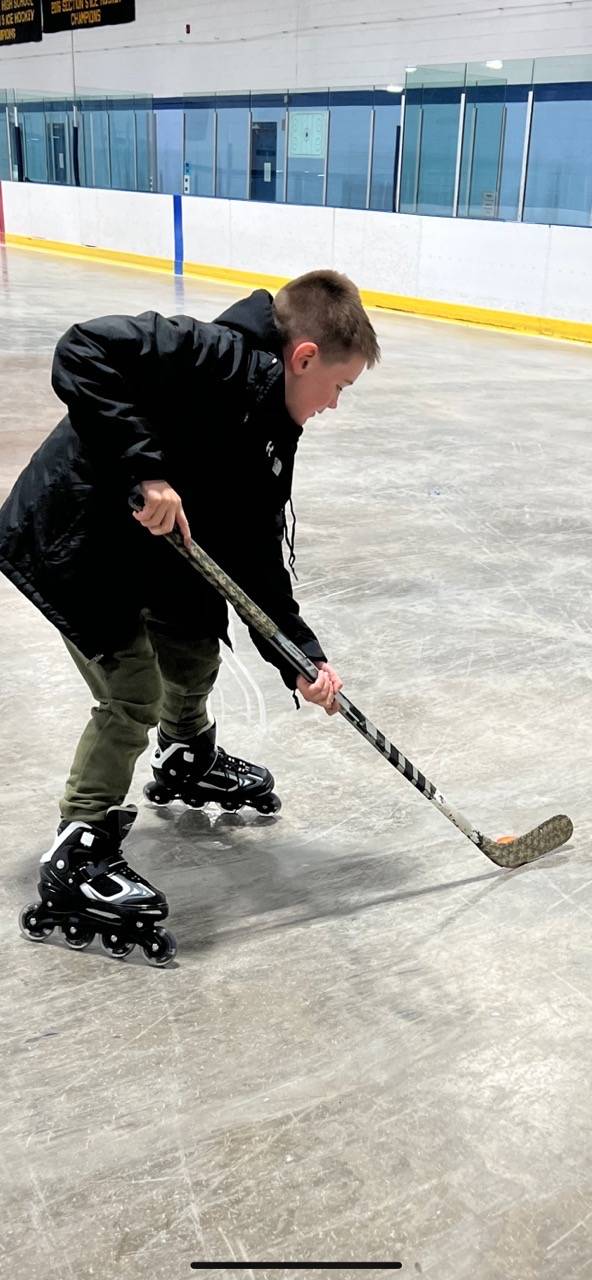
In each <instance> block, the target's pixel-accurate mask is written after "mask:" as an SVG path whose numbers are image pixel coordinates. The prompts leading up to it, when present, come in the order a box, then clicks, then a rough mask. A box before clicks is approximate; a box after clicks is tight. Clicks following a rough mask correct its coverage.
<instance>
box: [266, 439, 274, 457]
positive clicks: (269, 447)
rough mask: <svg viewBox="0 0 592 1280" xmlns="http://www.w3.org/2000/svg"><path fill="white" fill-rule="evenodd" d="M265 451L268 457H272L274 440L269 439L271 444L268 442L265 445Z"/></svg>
mask: <svg viewBox="0 0 592 1280" xmlns="http://www.w3.org/2000/svg"><path fill="white" fill-rule="evenodd" d="M265 452H266V454H267V457H268V458H271V455H272V453H273V440H270V441H269V444H266V446H265Z"/></svg>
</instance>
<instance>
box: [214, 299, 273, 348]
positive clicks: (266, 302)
mask: <svg viewBox="0 0 592 1280" xmlns="http://www.w3.org/2000/svg"><path fill="white" fill-rule="evenodd" d="M272 301H273V299H272V296H271V294H270V293H268V292H267V290H266V289H255V292H254V293H251V294H250V295H249V297H248V298H241V300H240V302H234V303H233V304H232V306H231V307H229V308H228V310H227V311H223V312H222V315H220V316H217V317H216V320H215V324H224V325H228V328H229V329H236V330H237V331H238V332H239V333H243V334H244V335H245V337H246V338H247V339H248V340H249V342H250V343H251V345H252V346H254V347H256V348H257V349H258V350H259V351H271V352H273V354H274V355H276V356H280V357H281V355H282V340H281V338H280V335H279V332H278V330H277V329H276V326H275V322H274V319H273V311H272V309H271V304H272Z"/></svg>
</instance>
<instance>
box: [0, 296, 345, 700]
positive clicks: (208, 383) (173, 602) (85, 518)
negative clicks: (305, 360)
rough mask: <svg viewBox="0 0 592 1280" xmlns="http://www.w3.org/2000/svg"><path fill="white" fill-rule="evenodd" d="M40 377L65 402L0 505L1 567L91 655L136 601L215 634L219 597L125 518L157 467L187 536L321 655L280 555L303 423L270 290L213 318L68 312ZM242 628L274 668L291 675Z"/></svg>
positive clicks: (223, 619) (223, 615) (120, 635)
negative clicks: (83, 316)
mask: <svg viewBox="0 0 592 1280" xmlns="http://www.w3.org/2000/svg"><path fill="white" fill-rule="evenodd" d="M52 381H53V387H54V390H55V391H56V393H57V395H58V396H59V397H60V399H61V400H63V401H64V402H65V404H66V405H67V407H68V414H67V416H66V417H65V418H63V419H62V421H61V422H60V423H59V424H58V426H57V427H56V428H55V430H54V431H52V433H51V435H50V436H48V438H47V439H46V440H45V441H44V442H43V444H42V445H41V447H40V448H39V449H38V450H37V452H36V453H35V454H34V455H33V457H32V458H31V461H30V462H29V464H28V466H27V467H26V468H25V470H24V471H23V472H22V474H21V475H20V477H19V479H18V480H17V482H16V484H15V486H14V488H13V490H12V492H11V494H10V495H9V497H8V498H7V500H6V502H5V503H4V506H3V507H2V509H1V510H0V569H1V570H2V572H3V573H5V574H6V575H7V577H9V578H10V579H11V581H12V582H13V583H14V584H15V585H16V586H17V587H18V588H19V589H20V590H21V591H22V592H23V593H24V594H25V595H26V596H27V597H28V598H29V599H30V600H32V601H33V603H34V604H35V605H37V607H38V608H39V609H40V610H41V611H42V612H43V613H44V614H45V615H46V617H47V618H49V620H50V622H52V623H53V624H54V625H55V626H56V627H57V628H58V629H59V630H60V631H61V632H63V634H64V635H65V636H67V637H68V638H69V639H70V640H71V641H72V642H73V643H74V644H75V645H76V646H77V648H79V649H80V650H81V651H82V652H83V653H84V654H85V655H86V656H87V657H88V658H89V659H90V658H94V657H98V656H99V655H105V656H107V655H109V654H110V653H113V652H114V651H115V650H117V649H118V648H120V647H122V645H123V644H125V642H126V640H127V639H128V638H129V637H130V636H131V635H132V633H133V632H134V630H135V628H136V626H137V622H138V617H139V614H140V611H141V610H142V609H144V608H149V609H150V610H151V612H152V613H153V614H155V615H156V617H158V618H162V619H164V620H165V621H166V622H167V623H168V624H169V625H172V626H174V627H175V628H176V629H177V630H178V631H179V633H180V634H182V635H184V636H186V637H187V638H189V639H191V638H199V637H201V636H213V635H217V636H220V637H222V638H223V639H227V625H228V615H227V608H226V604H225V602H224V600H223V599H222V597H221V596H219V595H218V594H217V592H216V591H215V590H214V588H213V587H210V586H209V585H208V584H207V583H206V582H204V581H203V579H201V578H200V576H199V574H197V573H196V572H195V570H194V569H192V568H191V565H189V564H187V563H186V562H185V561H184V560H183V559H182V558H181V557H180V556H179V555H178V554H177V553H176V552H175V550H174V549H173V548H172V547H170V546H168V545H167V544H166V542H165V540H164V539H163V538H158V537H153V536H152V535H151V534H149V533H148V532H147V531H146V530H145V529H143V528H142V527H141V526H140V525H139V524H138V522H137V521H136V520H134V519H133V517H132V515H131V513H130V509H129V506H128V499H129V495H130V492H131V490H132V489H133V488H134V486H135V485H136V484H137V483H138V482H139V481H141V480H148V479H159V480H167V481H168V482H169V484H171V485H172V486H173V488H175V489H176V490H177V492H178V493H179V494H180V495H181V498H182V500H183V506H184V509H185V512H186V514H187V518H188V520H189V525H190V528H191V532H192V535H193V537H194V538H195V539H196V541H197V542H199V543H200V544H201V545H202V546H203V547H204V548H205V549H206V550H207V551H208V552H209V553H210V555H211V556H213V558H214V559H215V560H217V561H218V563H220V564H221V565H222V567H223V568H225V569H226V570H227V572H228V573H230V575H231V577H233V578H235V579H236V581H237V582H238V583H239V584H240V586H242V587H243V589H244V590H245V591H246V592H247V593H248V594H249V595H250V596H252V597H253V599H254V600H255V601H256V602H257V604H259V605H260V606H261V607H262V608H263V609H264V610H265V612H266V613H268V614H269V615H270V616H271V617H272V618H273V619H274V621H275V622H276V623H277V624H278V626H279V627H280V628H281V630H282V631H284V632H285V633H286V634H287V635H288V636H289V637H290V639H291V640H293V641H294V642H295V643H296V644H298V645H300V646H301V648H303V649H304V650H305V652H306V653H307V654H308V655H309V657H311V658H317V659H322V658H324V654H323V650H322V649H321V647H320V645H319V642H318V640H317V639H316V637H315V635H314V634H313V632H312V631H311V630H310V628H309V627H307V625H306V623H305V622H304V620H303V619H302V618H301V617H300V615H299V609H298V605H297V603H296V601H295V600H294V597H293V594H292V586H291V581H290V576H289V573H288V571H287V570H286V568H285V567H284V561H283V551H282V537H283V532H284V528H285V517H284V506H285V504H286V502H287V501H288V499H289V497H290V491H291V486H292V472H293V467H294V456H295V453H296V448H297V445H298V439H299V437H300V435H301V431H302V428H301V427H300V426H297V425H296V423H294V422H293V420H292V419H291V418H290V416H289V415H288V412H287V410H286V407H285V400H284V368H283V364H282V347H281V341H280V337H279V334H278V331H277V329H276V327H275V325H274V322H273V314H272V309H271V297H270V295H269V294H268V293H266V292H265V291H264V290H262V289H260V290H257V291H256V292H255V293H253V294H251V296H250V297H249V298H245V299H243V300H242V301H241V302H239V303H237V304H236V305H234V306H232V307H230V309H229V310H228V311H225V312H224V314H223V315H221V316H219V317H218V319H217V320H216V321H215V322H214V323H211V324H206V323H201V322H200V321H198V320H193V319H191V318H190V317H188V316H173V317H172V318H171V319H165V318H164V317H163V316H161V315H158V314H157V313H156V312H152V311H148V312H145V313H144V314H143V315H140V316H136V317H132V316H106V317H103V318H102V319H99V320H91V321H89V322H88V323H87V324H79V325H74V326H73V328H71V329H69V330H68V332H67V333H66V334H65V336H64V337H63V338H61V340H60V341H59V343H58V345H57V348H56V353H55V358H54V364H53V374H52ZM251 636H252V639H253V641H254V642H255V644H256V645H257V648H258V649H259V651H260V652H261V654H262V655H263V657H264V658H266V659H267V661H270V662H273V663H274V665H275V666H277V667H278V668H279V670H280V672H281V674H282V677H283V679H284V681H285V683H286V684H287V685H288V686H289V687H290V688H293V687H294V684H295V676H294V674H293V672H292V671H291V669H290V668H288V667H287V666H286V665H285V664H284V663H283V661H282V659H281V658H280V657H279V655H277V654H276V653H275V650H273V649H272V648H271V646H269V645H268V644H267V643H266V641H264V640H262V639H261V638H260V637H259V636H258V635H257V634H256V633H255V632H253V631H252V632H251Z"/></svg>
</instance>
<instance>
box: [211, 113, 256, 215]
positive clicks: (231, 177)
mask: <svg viewBox="0 0 592 1280" xmlns="http://www.w3.org/2000/svg"><path fill="white" fill-rule="evenodd" d="M248 106H249V104H248V99H244V98H243V99H235V102H234V105H233V106H231V107H230V106H227V107H219V108H218V137H217V145H216V195H217V196H223V197H226V198H228V199H230V200H246V199H247V166H248V150H249V146H248V144H249V133H248V130H249V110H248Z"/></svg>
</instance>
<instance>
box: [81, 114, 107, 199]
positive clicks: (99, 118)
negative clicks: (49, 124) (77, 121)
mask: <svg viewBox="0 0 592 1280" xmlns="http://www.w3.org/2000/svg"><path fill="white" fill-rule="evenodd" d="M109 151H110V148H109V114H108V112H107V111H106V109H105V107H104V106H101V105H99V104H97V106H96V107H95V106H94V105H93V106H91V107H87V105H86V104H85V105H84V106H83V109H82V111H81V152H82V163H81V175H80V176H81V180H82V181H84V183H85V185H86V186H88V187H110V186H111V162H110V155H109Z"/></svg>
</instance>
